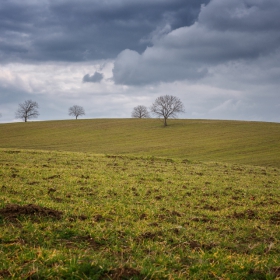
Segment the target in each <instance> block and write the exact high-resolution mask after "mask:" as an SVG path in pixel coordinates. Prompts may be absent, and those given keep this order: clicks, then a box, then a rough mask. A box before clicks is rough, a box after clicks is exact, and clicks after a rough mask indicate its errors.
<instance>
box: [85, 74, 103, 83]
mask: <svg viewBox="0 0 280 280" xmlns="http://www.w3.org/2000/svg"><path fill="white" fill-rule="evenodd" d="M102 79H103V74H102V73H99V72H95V73H94V74H93V75H92V76H90V75H89V74H86V75H85V76H84V77H83V82H84V83H99V82H100V81H101V80H102Z"/></svg>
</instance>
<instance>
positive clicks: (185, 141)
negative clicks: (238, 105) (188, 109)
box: [0, 119, 280, 279]
mask: <svg viewBox="0 0 280 280" xmlns="http://www.w3.org/2000/svg"><path fill="white" fill-rule="evenodd" d="M169 124H170V125H169V126H168V127H165V128H164V127H163V125H162V123H160V122H159V120H155V119H149V120H138V119H110V120H109V119H107V120H104V119H103V120H102V119H100V120H77V121H76V120H75V121H48V122H28V123H12V124H1V125H0V135H1V137H0V279H279V278H280V241H279V240H280V230H279V226H280V202H279V201H280V191H279V185H280V176H279V175H280V145H279V140H280V124H277V123H262V122H237V121H236V122H235V121H207V120H171V121H170V122H169Z"/></svg>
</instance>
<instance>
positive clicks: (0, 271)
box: [0, 269, 11, 279]
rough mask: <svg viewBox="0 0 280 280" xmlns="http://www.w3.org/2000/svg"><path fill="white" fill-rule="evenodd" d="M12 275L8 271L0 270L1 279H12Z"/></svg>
mask: <svg viewBox="0 0 280 280" xmlns="http://www.w3.org/2000/svg"><path fill="white" fill-rule="evenodd" d="M10 276H11V273H10V272H9V270H8V269H3V270H0V279H6V278H7V277H10Z"/></svg>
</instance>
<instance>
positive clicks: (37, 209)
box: [0, 204, 62, 220]
mask: <svg viewBox="0 0 280 280" xmlns="http://www.w3.org/2000/svg"><path fill="white" fill-rule="evenodd" d="M0 215H1V216H3V217H4V218H5V219H7V220H13V219H16V218H18V217H19V216H29V217H34V216H37V217H38V216H39V217H50V218H53V219H60V218H61V217H62V212H61V211H57V210H54V209H50V208H47V207H42V206H39V205H35V204H28V205H18V204H7V205H6V207H4V208H2V209H0Z"/></svg>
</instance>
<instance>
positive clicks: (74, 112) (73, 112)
mask: <svg viewBox="0 0 280 280" xmlns="http://www.w3.org/2000/svg"><path fill="white" fill-rule="evenodd" d="M82 115H85V110H84V108H83V107H82V106H78V105H74V106H72V107H70V108H69V116H74V117H76V119H77V118H78V117H79V116H82Z"/></svg>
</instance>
